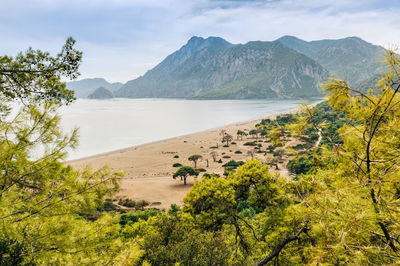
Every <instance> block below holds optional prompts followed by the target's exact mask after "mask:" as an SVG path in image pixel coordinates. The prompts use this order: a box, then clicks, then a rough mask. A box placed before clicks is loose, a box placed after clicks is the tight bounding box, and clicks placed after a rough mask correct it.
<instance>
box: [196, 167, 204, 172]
mask: <svg viewBox="0 0 400 266" xmlns="http://www.w3.org/2000/svg"><path fill="white" fill-rule="evenodd" d="M196 171H198V172H207V170H206V169H204V168H199V169H196Z"/></svg>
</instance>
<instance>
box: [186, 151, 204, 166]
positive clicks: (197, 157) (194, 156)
mask: <svg viewBox="0 0 400 266" xmlns="http://www.w3.org/2000/svg"><path fill="white" fill-rule="evenodd" d="M202 158H203V156H201V155H200V154H193V155H191V156H189V158H188V160H189V161H193V163H194V168H197V161H198V160H200V159H202Z"/></svg>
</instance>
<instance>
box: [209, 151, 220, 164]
mask: <svg viewBox="0 0 400 266" xmlns="http://www.w3.org/2000/svg"><path fill="white" fill-rule="evenodd" d="M210 155H211V157H212V158H213V161H214V163H215V162H216V161H217V156H218V153H217V152H216V151H212V152H210Z"/></svg>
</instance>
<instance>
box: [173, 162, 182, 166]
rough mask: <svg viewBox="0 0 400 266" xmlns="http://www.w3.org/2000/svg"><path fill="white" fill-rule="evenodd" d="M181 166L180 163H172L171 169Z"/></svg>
mask: <svg viewBox="0 0 400 266" xmlns="http://www.w3.org/2000/svg"><path fill="white" fill-rule="evenodd" d="M181 166H182V164H181V163H174V164H173V165H172V167H181Z"/></svg>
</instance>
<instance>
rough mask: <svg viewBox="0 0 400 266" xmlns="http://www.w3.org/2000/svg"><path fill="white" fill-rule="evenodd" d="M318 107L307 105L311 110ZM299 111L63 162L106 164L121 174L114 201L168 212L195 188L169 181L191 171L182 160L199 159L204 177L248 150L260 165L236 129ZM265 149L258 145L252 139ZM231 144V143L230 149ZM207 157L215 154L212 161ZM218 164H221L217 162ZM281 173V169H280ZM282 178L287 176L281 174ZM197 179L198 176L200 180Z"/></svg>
mask: <svg viewBox="0 0 400 266" xmlns="http://www.w3.org/2000/svg"><path fill="white" fill-rule="evenodd" d="M318 103H319V102H316V103H313V104H311V105H309V106H315V105H317V104H318ZM300 111H301V105H300V104H299V106H298V107H296V108H292V109H289V110H287V111H283V112H277V113H274V114H271V115H266V116H263V117H260V118H255V119H251V120H246V121H241V122H235V123H231V124H228V125H225V126H221V127H217V128H212V129H207V130H203V131H200V132H196V133H191V134H186V135H182V136H178V137H172V138H168V139H163V140H158V141H153V142H150V143H145V144H140V145H136V146H132V147H127V148H123V149H119V150H114V151H111V152H105V153H101V154H96V155H93V156H88V157H85V158H81V159H75V160H71V161H67V162H65V163H66V164H69V165H71V166H73V167H74V168H78V169H83V168H84V167H86V166H87V165H89V166H90V167H91V168H92V169H94V170H96V169H99V168H101V167H102V166H104V165H108V166H109V168H110V170H111V171H112V172H124V173H125V176H124V177H123V178H122V179H121V182H120V191H119V192H118V193H117V194H116V197H117V198H130V199H132V200H146V201H148V202H149V203H150V206H149V207H154V208H158V209H168V208H169V206H170V205H171V204H173V203H174V204H178V205H182V204H183V198H184V197H185V195H186V193H187V192H188V191H189V190H190V188H191V187H192V186H193V184H194V183H195V179H194V178H192V177H190V178H188V180H187V183H188V184H187V185H186V186H184V185H183V183H182V182H181V181H180V180H179V179H173V178H172V175H173V173H174V172H175V171H176V170H177V169H178V168H177V167H173V165H174V164H176V163H180V164H181V165H188V166H192V167H193V162H191V161H189V160H188V157H189V156H190V155H193V154H200V155H201V156H202V157H203V159H202V160H201V161H199V162H198V163H197V168H198V169H199V168H203V169H205V171H206V172H207V173H216V174H219V175H220V176H223V172H224V168H223V167H222V165H223V164H224V163H227V162H228V161H230V160H235V161H246V160H248V159H250V158H251V155H249V153H248V152H249V151H250V150H253V154H254V158H256V159H259V160H261V161H266V158H265V156H264V154H260V153H254V147H251V146H246V145H244V144H245V142H247V141H255V139H254V138H252V137H250V136H248V137H245V138H243V140H239V139H237V136H236V132H237V130H239V129H240V130H244V131H249V130H251V129H254V128H255V124H257V123H259V122H260V121H261V120H262V119H267V118H269V119H273V118H275V117H276V116H279V115H284V114H293V113H298V112H300ZM221 130H226V132H227V133H229V134H231V135H232V137H233V140H232V143H231V145H229V147H224V146H223V145H224V144H222V143H221V137H220V134H219V132H220V131H221ZM257 141H258V142H259V143H260V144H261V145H263V146H264V147H266V146H267V145H268V144H267V143H264V140H262V139H259V140H257ZM233 143H235V144H233ZM212 152H216V153H217V160H216V161H214V159H213V156H212V155H211V153H212ZM218 160H221V161H222V163H218V162H217V161H218ZM281 168H282V169H285V166H284V165H282V167H281ZM281 174H282V175H287V173H286V172H285V171H283V172H281ZM200 176H201V175H200Z"/></svg>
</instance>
